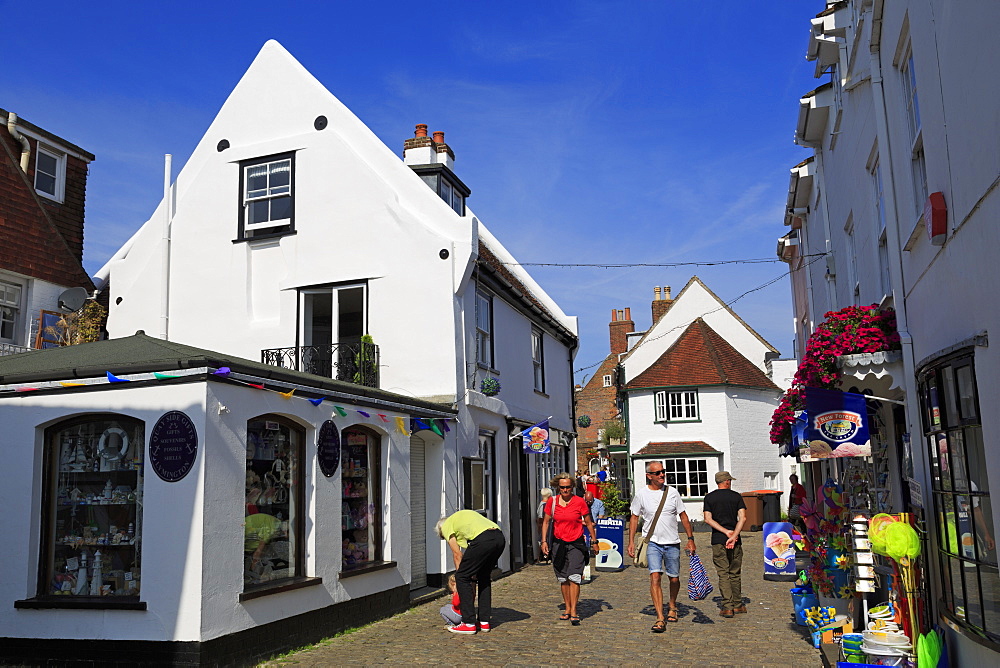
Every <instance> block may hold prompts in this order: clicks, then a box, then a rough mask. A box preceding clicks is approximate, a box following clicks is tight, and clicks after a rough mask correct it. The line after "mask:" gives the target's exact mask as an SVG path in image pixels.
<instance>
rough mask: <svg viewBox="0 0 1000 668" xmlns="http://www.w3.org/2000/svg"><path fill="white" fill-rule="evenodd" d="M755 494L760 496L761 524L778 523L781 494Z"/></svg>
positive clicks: (767, 492)
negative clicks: (761, 507) (761, 508)
mask: <svg viewBox="0 0 1000 668" xmlns="http://www.w3.org/2000/svg"><path fill="white" fill-rule="evenodd" d="M757 494H758V495H760V500H761V505H762V506H763V512H762V513H761V519H762V520H763V522H762V524H767V523H768V522H780V521H781V492H775V491H770V490H759V491H758V492H757Z"/></svg>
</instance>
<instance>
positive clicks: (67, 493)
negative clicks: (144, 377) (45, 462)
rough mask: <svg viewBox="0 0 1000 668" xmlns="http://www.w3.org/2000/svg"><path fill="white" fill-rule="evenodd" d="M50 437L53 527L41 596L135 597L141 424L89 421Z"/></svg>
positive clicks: (138, 532)
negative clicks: (51, 448)
mask: <svg viewBox="0 0 1000 668" xmlns="http://www.w3.org/2000/svg"><path fill="white" fill-rule="evenodd" d="M53 438H54V445H55V448H54V451H53V452H54V453H55V456H54V457H53V458H52V466H53V468H55V471H54V478H55V480H56V486H55V490H54V496H55V498H54V499H53V504H52V508H53V512H54V521H53V523H52V526H53V529H54V532H53V539H52V543H53V544H52V550H51V554H52V560H51V562H50V577H49V586H48V591H47V592H46V593H47V594H53V595H60V596H88V597H99V596H132V597H135V596H138V595H139V587H140V581H141V570H140V555H141V539H140V536H141V533H142V532H141V527H142V485H143V475H142V467H143V432H142V426H141V425H140V424H138V423H134V424H133V423H131V422H130V421H127V420H119V421H115V420H90V421H87V422H84V423H79V422H78V423H76V424H74V425H72V426H69V427H66V428H63V429H60V430H59V431H57V432H55V434H54V435H53Z"/></svg>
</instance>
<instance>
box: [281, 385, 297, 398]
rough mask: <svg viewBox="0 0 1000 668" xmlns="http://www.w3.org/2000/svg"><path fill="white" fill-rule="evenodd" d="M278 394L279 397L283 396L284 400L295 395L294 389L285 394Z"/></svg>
mask: <svg viewBox="0 0 1000 668" xmlns="http://www.w3.org/2000/svg"><path fill="white" fill-rule="evenodd" d="M278 394H280V395H281V396H283V397H284V398H285V399H291V398H292V395H293V394H295V388H294V387H293V388H292V389H290V390H288V391H287V392H278Z"/></svg>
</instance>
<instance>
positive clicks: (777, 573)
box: [764, 522, 796, 582]
mask: <svg viewBox="0 0 1000 668" xmlns="http://www.w3.org/2000/svg"><path fill="white" fill-rule="evenodd" d="M793 531H794V530H793V529H792V525H791V524H789V523H788V522H765V523H764V579H765V580H773V581H776V582H791V581H792V580H795V579H796V575H795V541H794V540H792V533H793Z"/></svg>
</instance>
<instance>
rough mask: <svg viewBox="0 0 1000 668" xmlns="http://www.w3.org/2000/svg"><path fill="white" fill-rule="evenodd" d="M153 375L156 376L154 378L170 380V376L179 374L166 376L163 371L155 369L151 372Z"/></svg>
mask: <svg viewBox="0 0 1000 668" xmlns="http://www.w3.org/2000/svg"><path fill="white" fill-rule="evenodd" d="M153 377H154V378H156V380H170V379H171V378H180V376H168V375H167V374H165V373H157V372H155V371H154V372H153Z"/></svg>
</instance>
